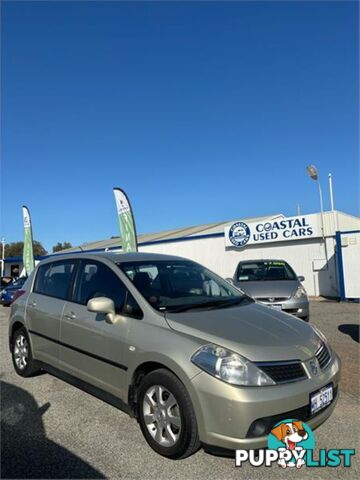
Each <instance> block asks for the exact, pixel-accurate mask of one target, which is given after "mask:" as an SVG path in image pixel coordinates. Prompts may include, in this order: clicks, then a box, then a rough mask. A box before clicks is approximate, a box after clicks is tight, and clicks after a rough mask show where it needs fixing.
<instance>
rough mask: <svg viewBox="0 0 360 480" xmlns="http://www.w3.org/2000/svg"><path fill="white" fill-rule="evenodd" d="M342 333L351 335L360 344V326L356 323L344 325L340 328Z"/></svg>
mask: <svg viewBox="0 0 360 480" xmlns="http://www.w3.org/2000/svg"><path fill="white" fill-rule="evenodd" d="M338 329H339V331H340V332H341V333H344V334H345V335H349V336H350V337H351V338H352V339H353V340H354V341H355V342H357V343H359V325H357V324H356V323H344V324H342V325H339V326H338Z"/></svg>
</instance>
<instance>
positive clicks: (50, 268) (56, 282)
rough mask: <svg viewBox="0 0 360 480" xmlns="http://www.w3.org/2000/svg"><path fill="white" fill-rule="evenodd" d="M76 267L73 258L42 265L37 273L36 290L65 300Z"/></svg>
mask: <svg viewBox="0 0 360 480" xmlns="http://www.w3.org/2000/svg"><path fill="white" fill-rule="evenodd" d="M74 267H75V262H74V261H71V260H66V261H64V262H56V263H47V264H46V265H42V266H40V267H39V269H38V272H37V275H36V280H35V285H34V292H35V293H41V294H43V295H48V296H50V297H56V298H61V299H64V300H65V299H66V298H67V294H68V290H69V286H70V282H71V275H72V273H73V270H74Z"/></svg>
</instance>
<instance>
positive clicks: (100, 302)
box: [87, 297, 116, 323]
mask: <svg viewBox="0 0 360 480" xmlns="http://www.w3.org/2000/svg"><path fill="white" fill-rule="evenodd" d="M87 309H88V310H89V312H94V313H103V314H105V320H106V322H107V323H115V318H116V313H115V305H114V302H113V300H111V299H110V298H107V297H95V298H91V299H90V300H89V301H88V303H87Z"/></svg>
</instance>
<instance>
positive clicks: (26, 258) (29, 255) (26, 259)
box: [22, 206, 35, 275]
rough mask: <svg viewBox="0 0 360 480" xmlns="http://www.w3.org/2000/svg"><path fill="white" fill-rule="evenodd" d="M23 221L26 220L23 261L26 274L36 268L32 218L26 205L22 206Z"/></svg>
mask: <svg viewBox="0 0 360 480" xmlns="http://www.w3.org/2000/svg"><path fill="white" fill-rule="evenodd" d="M22 211H23V221H24V250H23V263H24V268H25V272H26V275H30V273H31V272H32V271H33V270H34V267H35V262H34V251H33V236H32V228H31V220H30V213H29V209H28V208H27V207H25V206H23V207H22Z"/></svg>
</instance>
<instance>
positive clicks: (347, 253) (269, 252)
mask: <svg viewBox="0 0 360 480" xmlns="http://www.w3.org/2000/svg"><path fill="white" fill-rule="evenodd" d="M138 244H139V251H140V252H155V253H165V254H171V255H179V256H182V257H186V258H189V259H192V260H195V261H196V262H199V263H201V264H203V265H205V266H206V267H208V268H210V269H211V270H213V271H215V272H216V273H218V274H219V275H221V276H222V277H224V278H228V277H232V276H233V275H234V272H235V270H236V267H237V265H238V263H239V262H240V261H241V260H259V259H277V260H285V261H286V262H288V263H289V264H290V265H291V266H292V267H293V269H294V270H295V272H296V273H297V274H298V275H302V276H304V277H305V280H304V283H303V284H304V286H305V288H306V290H307V292H308V294H309V295H313V296H324V297H335V298H341V299H343V300H345V299H359V298H360V282H359V272H360V218H358V217H355V216H352V215H348V214H345V213H343V212H339V211H331V212H324V214H321V213H313V214H308V215H300V216H296V217H285V216H284V215H282V214H277V215H270V216H264V217H257V218H245V219H241V218H240V219H235V220H232V221H228V222H219V223H212V224H207V225H199V226H195V227H194V226H193V227H187V228H178V229H175V230H169V231H163V232H159V233H151V234H145V235H139V236H138ZM102 251H119V252H121V238H119V237H115V238H111V239H108V240H100V241H97V242H91V243H86V244H83V245H80V246H78V247H74V248H71V249H67V250H64V251H63V252H61V253H72V252H79V253H80V252H89V253H90V252H94V253H95V252H102ZM54 255H57V254H54ZM14 265H16V266H17V267H19V268H20V270H21V268H22V259H21V257H16V258H8V259H6V260H5V275H9V274H10V273H11V268H13V267H14Z"/></svg>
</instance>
